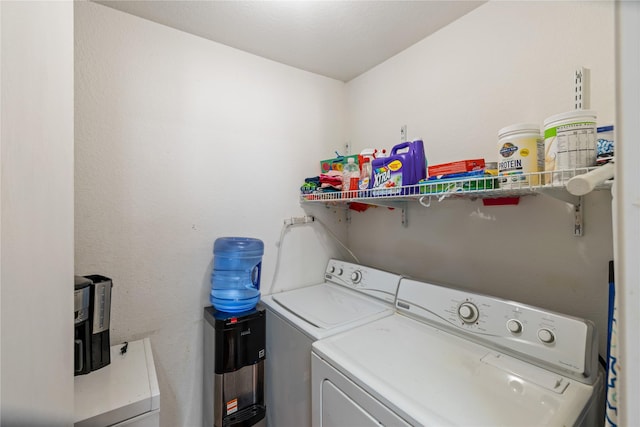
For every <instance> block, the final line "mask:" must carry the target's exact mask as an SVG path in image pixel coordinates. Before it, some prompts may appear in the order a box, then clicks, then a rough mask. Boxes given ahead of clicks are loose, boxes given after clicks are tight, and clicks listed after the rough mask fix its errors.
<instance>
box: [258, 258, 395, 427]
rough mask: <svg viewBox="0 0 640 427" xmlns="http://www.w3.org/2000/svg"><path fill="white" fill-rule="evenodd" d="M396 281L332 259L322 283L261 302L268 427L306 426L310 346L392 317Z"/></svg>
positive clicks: (392, 277) (372, 269)
mask: <svg viewBox="0 0 640 427" xmlns="http://www.w3.org/2000/svg"><path fill="white" fill-rule="evenodd" d="M399 281H400V276H399V275H396V274H392V273H388V272H385V271H381V270H377V269H374V268H370V267H365V266H362V265H357V264H352V263H348V262H345V261H338V260H334V259H332V260H329V262H328V263H327V268H326V271H325V282H323V283H320V284H317V285H313V286H308V287H304V288H300V289H294V290H290V291H285V292H280V293H276V294H272V295H268V296H265V297H263V299H262V302H263V304H264V305H265V306H266V308H267V353H266V361H265V400H266V407H267V424H268V425H269V426H271V427H306V426H310V425H311V344H312V343H313V342H314V341H316V340H318V339H321V338H325V337H328V336H331V335H334V334H337V333H339V332H344V331H346V330H348V329H350V328H354V327H357V326H361V325H364V324H366V323H368V322H371V321H374V320H376V319H380V318H382V317H385V316H390V315H392V314H393V312H394V306H393V302H394V301H395V295H396V291H397V289H398V283H399Z"/></svg>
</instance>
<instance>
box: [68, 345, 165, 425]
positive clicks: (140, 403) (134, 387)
mask: <svg viewBox="0 0 640 427" xmlns="http://www.w3.org/2000/svg"><path fill="white" fill-rule="evenodd" d="M122 347H123V344H117V345H113V346H111V363H110V364H109V365H107V366H105V367H104V368H100V369H98V370H97V371H93V372H91V373H89V374H87V375H79V376H77V377H75V378H74V381H75V384H74V388H75V411H74V413H75V422H74V426H75V427H106V426H112V427H124V426H127V427H159V426H160V389H159V387H158V379H157V377H156V369H155V364H154V362H153V354H152V352H151V342H150V341H149V338H145V339H143V340H138V341H133V342H130V343H128V344H127V346H126V352H122V351H121V350H122Z"/></svg>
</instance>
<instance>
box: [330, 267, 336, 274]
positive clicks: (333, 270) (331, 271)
mask: <svg viewBox="0 0 640 427" xmlns="http://www.w3.org/2000/svg"><path fill="white" fill-rule="evenodd" d="M335 271H336V268H335V267H334V266H333V265H332V266H331V268H329V273H331V274H333V273H335Z"/></svg>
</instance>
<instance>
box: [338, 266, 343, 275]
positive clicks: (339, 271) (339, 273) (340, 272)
mask: <svg viewBox="0 0 640 427" xmlns="http://www.w3.org/2000/svg"><path fill="white" fill-rule="evenodd" d="M338 276H342V269H341V268H339V269H338Z"/></svg>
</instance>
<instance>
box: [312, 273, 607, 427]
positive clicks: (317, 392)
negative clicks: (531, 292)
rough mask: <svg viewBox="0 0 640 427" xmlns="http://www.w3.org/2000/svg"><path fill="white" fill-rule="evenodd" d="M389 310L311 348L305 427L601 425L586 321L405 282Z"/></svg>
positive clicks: (593, 347) (593, 346)
mask: <svg viewBox="0 0 640 427" xmlns="http://www.w3.org/2000/svg"><path fill="white" fill-rule="evenodd" d="M396 308H397V309H398V311H397V312H396V314H394V315H393V316H389V317H385V318H383V319H379V320H376V321H374V322H370V323H368V324H366V325H364V326H362V327H358V328H355V329H351V330H349V331H347V332H345V333H343V334H339V335H336V336H333V337H329V338H326V339H323V340H320V341H317V342H315V343H314V344H313V353H312V376H313V381H312V383H313V388H312V399H313V403H312V410H313V415H312V426H313V427H338V426H341V427H343V426H354V427H356V426H358V427H363V426H372V427H373V426H375V427H379V426H380V425H387V426H434V425H437V426H465V427H470V426H483V427H487V426H491V427H495V426H509V427H516V426H528V427H531V426H536V427H537V426H589V427H591V426H594V427H595V426H599V425H602V422H603V419H604V418H603V416H604V415H603V409H604V393H603V389H604V387H603V375H602V369H599V366H598V356H597V348H598V347H597V342H596V341H597V338H596V333H595V327H594V326H593V324H592V323H591V322H589V321H585V320H582V319H578V318H574V317H570V316H565V315H560V314H557V313H554V312H550V311H545V310H542V309H539V308H535V307H532V306H528V305H524V304H519V303H516V302H512V301H505V300H502V299H499V298H493V297H489V296H485V295H478V294H473V293H471V292H467V291H460V290H455V289H451V288H446V287H442V286H437V285H432V284H427V283H421V282H417V281H413V280H408V279H402V280H401V281H400V286H399V288H398V295H397V299H396Z"/></svg>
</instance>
